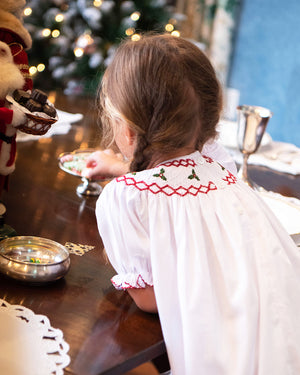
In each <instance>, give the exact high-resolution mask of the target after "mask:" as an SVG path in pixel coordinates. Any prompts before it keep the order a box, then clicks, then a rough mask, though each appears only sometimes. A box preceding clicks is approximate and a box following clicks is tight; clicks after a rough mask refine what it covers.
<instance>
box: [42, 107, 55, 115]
mask: <svg viewBox="0 0 300 375" xmlns="http://www.w3.org/2000/svg"><path fill="white" fill-rule="evenodd" d="M43 111H44V112H45V113H46V115H48V116H50V117H55V116H56V109H55V108H54V107H52V106H50V105H49V104H45V105H44V106H43Z"/></svg>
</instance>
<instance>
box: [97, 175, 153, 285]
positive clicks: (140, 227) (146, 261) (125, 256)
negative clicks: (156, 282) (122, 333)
mask: <svg viewBox="0 0 300 375" xmlns="http://www.w3.org/2000/svg"><path fill="white" fill-rule="evenodd" d="M143 199H146V198H145V195H143V194H141V192H140V191H139V190H137V189H130V187H124V185H123V184H119V183H118V182H117V181H116V180H113V181H111V182H110V183H109V184H108V185H106V187H105V188H104V190H103V192H102V193H101V195H100V197H99V198H98V201H97V205H96V218H97V224H98V229H99V234H100V236H101V238H102V241H103V244H104V248H105V251H106V253H107V256H108V258H109V261H110V263H111V264H112V266H113V267H114V269H115V270H116V272H117V275H115V276H114V277H113V278H112V280H111V281H112V283H113V285H114V286H115V288H116V289H128V288H145V287H146V285H150V286H152V285H153V278H152V269H151V259H150V251H149V247H150V246H149V235H148V230H147V228H148V215H147V214H146V210H147V208H146V207H147V205H146V204H143Z"/></svg>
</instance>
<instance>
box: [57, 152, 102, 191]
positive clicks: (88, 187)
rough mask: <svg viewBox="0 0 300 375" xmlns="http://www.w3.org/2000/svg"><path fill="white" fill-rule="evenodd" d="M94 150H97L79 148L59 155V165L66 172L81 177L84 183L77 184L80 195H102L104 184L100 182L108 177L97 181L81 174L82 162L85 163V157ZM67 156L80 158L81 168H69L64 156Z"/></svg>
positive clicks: (79, 164)
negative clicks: (101, 184)
mask: <svg viewBox="0 0 300 375" xmlns="http://www.w3.org/2000/svg"><path fill="white" fill-rule="evenodd" d="M93 152H95V150H94V149H91V148H87V149H78V150H74V151H72V152H64V153H62V154H60V155H59V157H58V166H59V168H60V169H62V170H63V171H64V172H67V173H69V174H71V175H73V176H76V177H80V178H81V181H82V183H81V184H80V185H78V186H77V188H76V191H77V193H78V194H80V195H94V196H95V195H96V196H97V195H100V194H101V192H102V186H100V185H99V184H98V183H97V181H98V182H100V181H105V180H106V178H101V179H99V180H97V181H91V180H90V179H88V178H86V177H83V176H82V175H81V170H80V169H81V168H82V163H84V159H85V158H86V157H88V156H89V155H91V154H92V153H93ZM65 157H73V158H78V166H80V168H79V170H72V169H69V168H66V167H65V164H64V161H63V160H64V158H65Z"/></svg>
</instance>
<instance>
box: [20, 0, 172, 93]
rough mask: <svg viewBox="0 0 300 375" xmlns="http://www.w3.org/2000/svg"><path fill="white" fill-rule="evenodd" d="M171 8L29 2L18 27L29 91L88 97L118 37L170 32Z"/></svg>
mask: <svg viewBox="0 0 300 375" xmlns="http://www.w3.org/2000/svg"><path fill="white" fill-rule="evenodd" d="M172 10H173V7H172V2H167V1H166V0H145V1H142V0H136V1H126V0H125V1H122V0H115V1H112V0H31V1H27V5H26V8H25V10H24V23H25V26H26V28H27V29H28V31H29V32H30V34H31V36H32V40H33V46H32V48H31V50H30V51H28V58H29V62H30V65H31V68H30V72H31V74H32V77H33V81H34V85H35V87H40V88H43V89H45V90H48V91H49V90H53V88H61V89H63V90H64V92H65V93H66V94H74V93H77V94H93V93H94V92H95V90H96V87H97V86H98V83H99V80H100V79H101V76H102V74H103V72H104V70H105V69H106V67H107V65H108V64H109V62H110V60H111V58H112V56H113V53H114V51H115V49H116V47H117V46H118V44H119V43H120V41H121V40H122V39H124V37H131V38H132V39H133V40H134V39H138V38H140V34H141V33H142V32H145V31H156V32H170V33H174V32H175V33H178V31H176V26H175V25H176V19H175V18H174V15H173V14H172Z"/></svg>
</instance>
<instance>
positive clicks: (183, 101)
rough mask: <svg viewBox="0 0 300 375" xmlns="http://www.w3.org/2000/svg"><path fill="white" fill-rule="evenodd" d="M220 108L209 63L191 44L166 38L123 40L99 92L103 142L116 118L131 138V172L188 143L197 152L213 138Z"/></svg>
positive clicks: (218, 96)
mask: <svg viewBox="0 0 300 375" xmlns="http://www.w3.org/2000/svg"><path fill="white" fill-rule="evenodd" d="M221 107H222V95H221V87H220V84H219V82H218V80H217V78H216V74H215V71H214V69H213V67H212V65H211V63H210V61H209V59H208V58H207V57H206V55H205V54H204V53H203V52H202V51H201V50H200V49H199V48H198V47H196V46H195V45H194V44H193V43H191V42H189V41H187V40H185V39H183V38H178V37H175V36H171V35H169V34H165V35H145V36H143V37H142V38H141V39H140V40H138V41H131V40H127V41H123V43H121V45H120V46H119V48H118V50H117V52H116V54H115V56H114V59H113V61H112V62H111V64H110V65H109V66H108V68H107V70H106V72H105V74H104V76H103V80H102V85H101V89H100V116H101V122H102V125H103V134H104V138H105V139H110V140H113V132H112V121H113V120H116V119H120V120H122V121H125V122H126V123H127V125H128V126H129V127H130V128H131V129H132V130H133V132H134V133H135V134H136V140H137V142H136V148H135V152H134V155H133V159H132V162H131V165H130V170H131V171H141V170H143V169H147V168H149V167H151V166H152V165H151V163H152V162H153V160H155V159H156V158H157V155H160V156H163V155H164V154H170V153H174V152H176V150H178V149H179V148H182V147H185V146H186V145H188V144H190V143H191V141H192V140H194V146H195V149H199V150H201V149H202V146H203V144H204V143H205V142H206V141H207V140H208V139H210V138H213V137H215V136H216V134H217V133H216V125H217V123H218V121H219V116H220V112H221ZM116 131H117V130H116Z"/></svg>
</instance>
